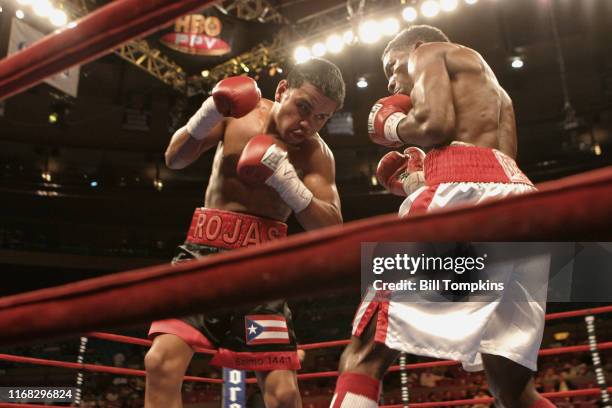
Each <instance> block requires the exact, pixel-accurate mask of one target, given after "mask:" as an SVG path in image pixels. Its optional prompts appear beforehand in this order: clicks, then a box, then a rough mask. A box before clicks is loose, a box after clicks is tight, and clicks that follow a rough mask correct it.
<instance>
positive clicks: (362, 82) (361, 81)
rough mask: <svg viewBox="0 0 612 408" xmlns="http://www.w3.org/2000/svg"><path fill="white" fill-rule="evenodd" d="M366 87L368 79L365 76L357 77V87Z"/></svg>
mask: <svg viewBox="0 0 612 408" xmlns="http://www.w3.org/2000/svg"><path fill="white" fill-rule="evenodd" d="M367 87H368V80H367V79H366V77H359V78H358V79H357V88H367Z"/></svg>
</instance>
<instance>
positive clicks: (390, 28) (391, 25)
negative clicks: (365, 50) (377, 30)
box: [382, 17, 400, 36]
mask: <svg viewBox="0 0 612 408" xmlns="http://www.w3.org/2000/svg"><path fill="white" fill-rule="evenodd" d="M399 28H400V27H399V21H397V19H395V18H393V17H389V18H386V19H385V20H384V21H383V22H382V31H383V34H384V35H389V36H391V35H395V34H397V32H398V31H399Z"/></svg>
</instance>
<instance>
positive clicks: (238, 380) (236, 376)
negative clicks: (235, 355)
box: [223, 367, 246, 408]
mask: <svg viewBox="0 0 612 408" xmlns="http://www.w3.org/2000/svg"><path fill="white" fill-rule="evenodd" d="M244 407H246V371H242V370H233V369H231V368H226V367H223V408H244Z"/></svg>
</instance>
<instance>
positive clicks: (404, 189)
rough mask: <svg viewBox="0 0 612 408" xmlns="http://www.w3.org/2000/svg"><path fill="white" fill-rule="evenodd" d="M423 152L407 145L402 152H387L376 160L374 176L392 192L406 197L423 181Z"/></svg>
mask: <svg viewBox="0 0 612 408" xmlns="http://www.w3.org/2000/svg"><path fill="white" fill-rule="evenodd" d="M424 160H425V152H424V151H422V150H421V149H419V148H418V147H409V148H407V149H406V150H404V153H403V154H402V153H400V152H389V153H387V154H385V155H384V156H383V157H382V159H380V161H379V162H378V167H377V168H376V178H377V179H378V182H379V183H380V184H381V185H382V186H383V187H385V188H386V189H387V190H389V192H391V193H392V194H395V195H398V196H401V197H406V196H408V195H410V194H412V193H413V192H414V191H416V189H418V188H419V187H421V186H422V185H423V184H424V183H425V177H424V175H423V161H424Z"/></svg>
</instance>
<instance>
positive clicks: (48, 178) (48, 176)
mask: <svg viewBox="0 0 612 408" xmlns="http://www.w3.org/2000/svg"><path fill="white" fill-rule="evenodd" d="M40 177H42V179H43V180H44V181H46V182H47V183H49V182H50V181H51V173H49V171H48V170H45V171H43V172H42V174H41V175H40Z"/></svg>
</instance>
